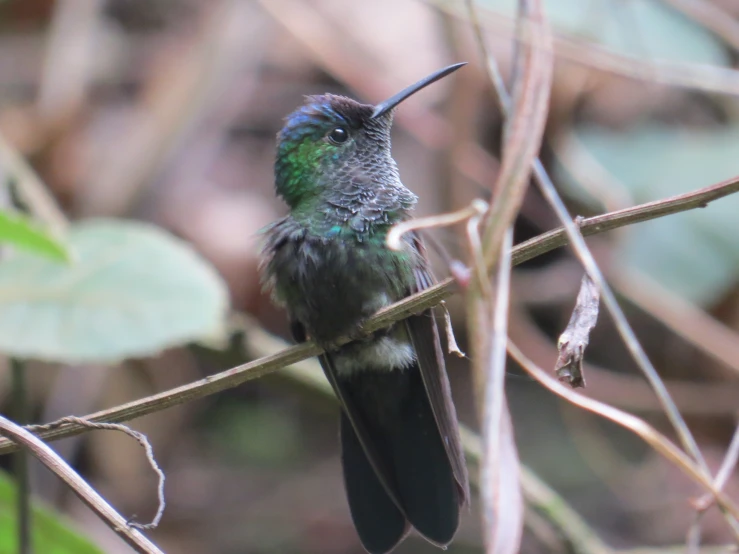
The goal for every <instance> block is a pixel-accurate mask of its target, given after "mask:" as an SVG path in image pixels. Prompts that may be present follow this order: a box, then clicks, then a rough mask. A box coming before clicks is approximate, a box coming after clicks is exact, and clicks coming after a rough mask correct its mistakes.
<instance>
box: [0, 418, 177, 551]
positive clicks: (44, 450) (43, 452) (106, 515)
mask: <svg viewBox="0 0 739 554" xmlns="http://www.w3.org/2000/svg"><path fill="white" fill-rule="evenodd" d="M0 434H3V435H5V436H6V437H8V439H6V440H12V441H14V442H15V443H16V444H17V445H21V446H22V447H23V448H27V449H28V450H29V451H30V452H31V454H33V455H34V456H35V457H36V458H38V459H39V460H40V461H41V463H42V464H44V465H45V466H46V467H47V468H49V469H50V470H51V471H52V472H54V473H55V474H56V475H58V476H59V478H60V479H62V480H63V481H64V482H65V483H66V484H67V485H68V486H69V487H70V488H71V489H72V491H73V492H74V493H75V494H76V495H77V496H78V497H79V498H80V500H82V502H84V503H85V504H87V506H88V507H89V508H90V509H91V510H92V511H93V512H95V514H96V515H97V516H98V517H99V518H100V519H102V520H103V521H104V522H105V523H106V524H107V525H108V526H109V527H110V528H111V529H113V531H115V532H116V533H117V534H118V535H119V536H120V537H121V538H122V539H123V540H124V541H126V542H127V543H128V544H129V545H130V546H131V547H132V548H133V549H134V550H136V552H139V553H141V554H164V553H163V552H162V551H161V550H159V548H157V546H156V545H155V544H154V543H152V542H151V541H150V540H149V539H147V538H146V537H145V536H144V535H143V534H141V532H140V531H137V530H136V529H133V528H131V527H130V526H129V525H128V522H127V521H126V520H125V518H124V517H123V516H121V515H120V514H119V513H118V512H117V511H116V510H115V509H114V508H113V507H112V506H111V505H110V504H108V503H107V502H106V501H105V499H104V498H103V497H102V496H100V495H99V494H98V493H97V492H96V491H95V489H93V488H92V487H91V486H90V485H88V484H87V482H86V481H85V480H84V479H83V478H82V477H80V476H79V475H78V474H77V473H76V472H75V471H74V470H73V469H72V468H71V467H70V466H69V464H67V462H65V461H64V460H63V459H62V458H61V457H60V456H59V455H58V454H57V453H56V452H54V451H53V450H52V449H51V448H49V446H47V445H46V444H45V443H44V442H42V441H41V440H40V439H39V438H38V437H36V436H34V435H33V434H31V433H30V432H28V431H27V430H26V429H24V428H23V427H21V426H20V425H17V424H15V423H13V422H12V421H10V420H8V419H6V418H4V417H2V416H0Z"/></svg>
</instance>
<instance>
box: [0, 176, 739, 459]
mask: <svg viewBox="0 0 739 554" xmlns="http://www.w3.org/2000/svg"><path fill="white" fill-rule="evenodd" d="M735 192H739V177H737V178H735V179H732V180H728V181H724V182H722V183H718V184H716V185H712V186H710V187H705V188H702V189H699V190H697V191H694V192H690V193H687V194H681V195H679V196H673V197H670V198H666V199H664V200H658V201H655V202H649V203H648V204H642V205H639V206H634V207H633V208H627V209H625V210H619V211H617V212H611V213H608V214H603V215H599V216H595V217H591V218H588V219H585V220H583V222H582V223H581V226H580V230H581V231H582V233H583V234H584V235H593V234H596V233H602V232H604V231H608V230H611V229H616V228H618V227H622V226H624V225H629V224H633V223H637V222H640V221H648V220H650V219H654V218H657V217H662V216H664V215H668V214H672V213H677V212H680V211H685V210H691V209H694V208H699V207H704V206H706V205H707V204H708V203H709V202H711V201H713V200H717V199H719V198H722V197H724V196H728V195H729V194H732V193H735ZM567 242H568V241H567V236H566V234H565V231H564V229H562V228H558V229H555V230H553V231H549V232H547V233H544V234H542V235H539V236H538V237H534V238H533V239H530V240H528V241H526V242H524V243H521V244H519V245H517V246H516V247H514V249H513V252H512V263H513V265H518V264H521V263H523V262H525V261H528V260H530V259H533V258H535V257H536V256H539V255H541V254H544V253H546V252H549V251H551V250H554V249H555V248H558V247H560V246H563V245H565V244H567ZM455 289H456V283H455V280H454V279H452V278H449V279H445V280H444V281H442V282H441V283H438V284H437V285H434V286H433V287H430V288H428V289H426V290H425V291H423V292H421V293H418V294H415V295H413V296H410V297H408V298H405V299H403V300H401V301H400V302H397V303H395V304H393V305H391V306H388V307H387V308H384V309H383V310H381V311H380V312H378V313H377V314H376V315H375V316H373V317H372V318H370V319H369V320H368V321H367V323H366V324H365V326H364V330H365V331H366V332H368V333H369V332H372V331H376V330H378V329H382V328H384V327H387V326H388V325H390V324H391V323H393V322H395V321H399V320H401V319H403V318H405V317H408V316H409V315H411V314H414V313H419V312H422V311H423V310H425V309H427V308H431V307H433V306H436V305H438V304H439V303H440V302H441V301H442V300H444V299H445V298H448V297H449V296H451V295H452V294H453V292H454V290H455ZM346 340H349V339H346ZM321 352H322V351H321V349H320V348H319V347H318V346H316V345H315V344H313V343H310V342H308V343H304V344H301V345H298V346H292V347H290V348H287V349H285V350H284V351H282V352H279V353H275V354H272V355H270V356H266V357H264V358H261V359H259V360H255V361H252V362H249V363H246V364H242V365H239V366H236V367H233V368H231V369H228V370H226V371H222V372H220V373H217V374H215V375H211V376H209V377H206V378H204V379H200V380H198V381H194V382H192V383H188V384H186V385H182V386H180V387H176V388H173V389H169V390H167V391H163V392H161V393H158V394H154V395H152V396H148V397H145V398H141V399H138V400H134V401H132V402H128V403H126V404H122V405H119V406H115V407H113V408H109V409H106V410H101V411H98V412H95V413H92V414H89V415H87V416H84V419H86V420H89V421H97V422H121V421H129V420H131V419H135V418H137V417H141V416H144V415H147V414H151V413H155V412H159V411H161V410H164V409H166V408H169V407H171V406H176V405H178V404H182V403H183V402H187V401H189V400H194V399H197V398H204V397H206V396H209V395H211V394H215V393H217V392H221V391H223V390H227V389H230V388H233V387H236V386H238V385H240V384H242V383H245V382H246V381H249V380H251V379H256V378H258V377H261V376H263V375H266V374H268V373H271V372H274V371H277V370H278V369H280V368H283V367H285V366H288V365H290V364H294V363H296V362H298V361H300V360H304V359H306V358H310V357H312V356H317V355H319V354H320V353H321ZM31 430H34V428H33V427H31ZM85 431H86V429H85V427H83V426H80V425H78V424H67V425H62V426H60V427H58V428H55V429H51V430H47V431H40V432H39V434H38V436H39V437H41V438H42V439H44V440H57V439H61V438H64V437H69V436H73V435H78V434H80V433H83V432H85ZM16 449H17V446H16V445H15V444H14V443H13V442H12V441H9V440H7V439H0V455H2V454H7V453H9V452H13V451H15V450H16Z"/></svg>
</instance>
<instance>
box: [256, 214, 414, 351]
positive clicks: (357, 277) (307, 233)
mask: <svg viewBox="0 0 739 554" xmlns="http://www.w3.org/2000/svg"><path fill="white" fill-rule="evenodd" d="M350 221H351V220H350ZM364 221H365V224H367V223H366V220H364ZM350 224H351V223H350ZM265 255H266V256H265V261H266V275H267V276H268V284H269V285H271V287H272V289H273V294H274V296H275V298H276V300H277V301H278V302H280V303H281V304H283V305H285V307H286V308H287V310H288V312H289V314H290V317H291V318H292V319H293V320H295V321H298V322H299V323H301V324H302V325H303V326H304V327H305V329H306V331H307V332H308V334H309V335H310V336H311V337H312V338H314V339H315V340H317V341H318V342H319V343H324V344H326V343H329V342H330V341H332V340H333V339H335V338H338V337H339V336H342V335H345V334H347V333H349V332H351V331H353V330H355V329H356V327H357V325H358V324H359V323H361V321H362V320H364V319H366V318H367V317H369V316H371V315H372V314H373V313H375V312H376V311H377V310H378V309H380V308H382V307H383V306H386V305H388V304H390V303H392V302H394V301H396V300H399V299H400V298H402V297H404V296H406V295H407V294H408V291H409V289H410V287H411V283H412V280H413V279H414V276H413V268H414V267H415V266H416V264H418V255H417V253H416V252H415V250H414V249H413V248H412V247H411V246H410V244H408V246H407V248H405V249H403V250H401V251H399V252H395V251H392V250H389V249H388V248H387V247H386V246H385V233H384V232H383V233H373V234H369V233H360V234H358V233H356V232H354V231H353V229H351V228H348V227H347V226H339V225H335V226H333V227H331V228H329V229H328V230H326V229H321V230H320V232H316V230H315V229H311V228H309V227H308V226H307V225H304V224H301V223H299V222H298V221H296V220H295V219H294V218H293V217H292V216H288V217H287V218H285V219H283V220H282V221H280V222H278V223H277V224H275V225H274V226H273V227H272V228H271V229H270V230H269V240H268V243H267V245H266V248H265Z"/></svg>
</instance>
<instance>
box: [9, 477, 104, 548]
mask: <svg viewBox="0 0 739 554" xmlns="http://www.w3.org/2000/svg"><path fill="white" fill-rule="evenodd" d="M32 510H33V513H32V518H33V520H32V528H31V533H32V534H31V540H32V541H33V550H34V552H39V553H40V552H43V553H44V554H102V553H103V551H102V550H100V549H99V548H98V547H96V546H95V545H93V544H92V543H91V542H90V541H89V540H88V539H86V538H84V537H83V536H82V535H80V534H79V533H78V532H77V531H75V530H74V529H73V527H72V524H71V523H70V522H68V521H67V520H66V518H64V517H63V516H62V515H60V514H58V513H56V512H54V511H52V510H50V509H49V508H45V507H43V506H42V505H41V503H39V502H32ZM16 527H17V510H16V487H15V483H13V481H12V480H11V479H10V477H9V476H8V475H7V474H6V473H4V472H1V471H0V554H15V553H16V552H18V551H19V549H18V536H17V530H16Z"/></svg>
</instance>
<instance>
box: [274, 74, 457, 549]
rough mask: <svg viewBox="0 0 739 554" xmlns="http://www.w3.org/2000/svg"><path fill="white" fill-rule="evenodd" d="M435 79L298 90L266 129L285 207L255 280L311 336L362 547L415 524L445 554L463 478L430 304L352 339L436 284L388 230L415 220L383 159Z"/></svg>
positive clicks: (382, 542) (294, 326)
mask: <svg viewBox="0 0 739 554" xmlns="http://www.w3.org/2000/svg"><path fill="white" fill-rule="evenodd" d="M464 65H465V63H457V64H454V65H450V66H448V67H445V68H443V69H441V70H439V71H436V72H434V73H432V74H430V75H428V76H427V77H425V78H423V79H421V80H420V81H418V82H416V83H414V84H413V85H411V86H409V87H407V88H405V89H404V90H402V91H401V92H399V93H398V94H396V95H394V96H392V97H391V98H389V99H387V100H385V101H384V102H381V103H379V104H377V105H371V104H363V103H360V102H358V101H356V100H353V99H351V98H348V97H345V96H339V95H334V94H322V95H316V96H307V97H306V98H305V103H304V104H303V105H302V106H300V107H299V108H298V109H296V110H295V111H294V112H292V113H291V114H290V115H288V116H287V117H286V118H285V124H284V127H283V128H282V130H281V131H280V132H279V133H278V135H277V149H276V156H275V164H274V172H275V190H276V194H277V195H278V196H279V197H281V198H282V199H283V200H284V201H285V203H286V204H287V206H288V208H289V213H288V215H287V216H285V217H284V218H282V219H280V220H278V221H276V222H274V223H272V224H271V225H269V226H267V227H266V228H265V229H264V235H265V238H264V243H263V251H262V263H261V272H262V282H263V285H264V287H265V289H267V290H269V291H271V295H272V298H273V300H274V301H275V303H276V304H278V305H281V306H283V307H284V308H285V309H286V311H287V315H288V319H289V322H290V329H291V332H292V335H293V338H294V339H295V340H296V342H304V341H306V340H312V341H315V343H317V344H318V345H319V346H321V347H322V348H323V349H324V353H323V354H322V355H320V357H319V361H320V364H321V366H322V368H323V371H324V373H325V375H326V377H327V379H328V381H329V382H330V383H331V386H332V388H333V390H334V392H335V394H336V397H337V399H338V401H339V404H340V406H341V413H340V425H339V427H340V431H339V438H340V443H341V462H342V469H343V479H344V486H345V489H346V494H347V500H348V504H349V509H350V513H351V517H352V520H353V523H354V526H355V528H356V530H357V533H358V536H359V539H360V542H361V543H362V545H363V546H364V548H365V550H366V551H367V552H369V553H370V554H385V553H387V552H390V551H391V550H393V549H394V548H395V547H396V546H397V545H398V544H399V543H400V542H401V541H402V540H403V539H404V538H405V537H406V536H407V535H408V534H409V533H410V531H411V529H415V530H416V532H417V533H419V534H420V535H421V536H422V537H424V538H425V539H426V540H428V541H429V542H431V543H433V544H435V545H437V546H439V547H446V546H447V545H448V544H449V543H450V542H451V541H452V539H453V538H454V536H455V534H456V532H457V529H458V526H459V522H460V513H461V512H462V508H464V507H466V506H468V504H469V479H468V473H467V467H466V464H465V459H464V452H463V449H462V446H461V439H460V434H459V424H458V420H457V415H456V411H455V407H454V404H453V402H452V396H451V392H450V385H449V379H448V376H447V373H446V369H445V366H444V357H443V353H442V350H441V345H440V340H439V331H438V328H437V325H436V321H435V319H434V314H433V311H432V310H430V309H429V310H426V311H424V312H422V313H419V314H416V315H412V316H411V317H409V318H407V319H405V320H403V321H398V322H396V323H394V324H393V325H391V326H390V327H388V328H386V329H381V330H379V331H376V332H374V333H372V334H370V335H369V336H364V337H360V338H357V339H356V340H353V341H352V342H349V343H347V344H343V345H340V343H338V342H337V341H338V339H339V338H340V337H346V336H350V337H356V336H359V334H360V330H361V326H362V323H363V322H364V321H365V320H366V319H367V318H369V317H370V316H372V315H373V314H374V313H376V312H377V311H378V310H380V309H381V308H383V307H386V306H388V305H390V304H392V303H394V302H397V301H398V300H401V299H402V298H404V297H407V296H409V295H411V294H414V293H417V292H419V291H422V290H424V289H426V288H428V287H430V286H432V285H433V284H434V283H435V280H434V277H433V275H432V273H431V269H430V267H429V261H428V257H427V253H426V249H425V247H424V243H423V240H422V238H421V237H420V236H419V235H418V234H417V233H416V232H409V233H406V234H404V235H403V239H402V242H401V246H400V248H399V249H390V248H389V247H388V246H387V244H386V238H387V235H388V232H389V230H390V229H391V228H392V227H393V226H394V225H395V224H397V223H400V222H402V221H406V220H409V219H411V218H412V212H413V209H414V207H415V205H416V203H417V196H416V195H415V194H414V193H412V192H411V191H410V190H409V189H407V188H406V187H405V186H403V184H402V182H401V180H400V174H399V170H398V166H397V164H396V162H395V160H394V159H393V157H392V154H391V140H390V139H391V136H390V135H391V128H392V123H393V115H394V113H395V109H396V107H397V106H398V105H399V104H400V103H401V102H403V101H404V100H405V99H407V98H408V97H410V96H411V95H413V94H414V93H416V92H418V91H419V90H421V89H423V88H424V87H426V86H428V85H430V84H431V83H433V82H435V81H437V80H439V79H441V78H443V77H445V76H447V75H449V74H450V73H452V72H454V71H456V70H458V69H459V68H461V67H462V66H464Z"/></svg>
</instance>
